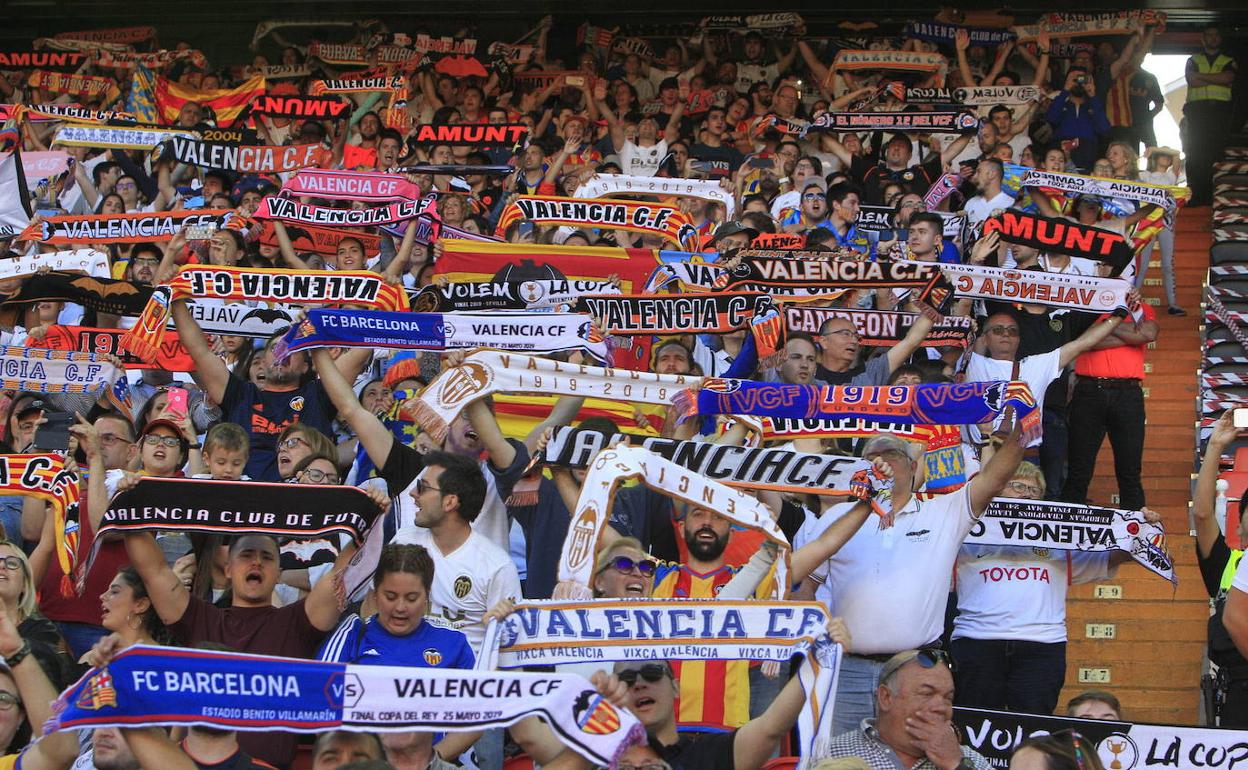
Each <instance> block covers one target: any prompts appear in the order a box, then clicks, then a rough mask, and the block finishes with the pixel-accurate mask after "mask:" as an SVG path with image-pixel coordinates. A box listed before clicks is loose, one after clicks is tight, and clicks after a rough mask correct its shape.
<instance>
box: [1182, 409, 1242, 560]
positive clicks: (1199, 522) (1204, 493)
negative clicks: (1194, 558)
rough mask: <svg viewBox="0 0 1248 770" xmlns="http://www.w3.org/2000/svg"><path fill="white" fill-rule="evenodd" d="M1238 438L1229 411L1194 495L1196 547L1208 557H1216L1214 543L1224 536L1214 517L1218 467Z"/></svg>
mask: <svg viewBox="0 0 1248 770" xmlns="http://www.w3.org/2000/svg"><path fill="white" fill-rule="evenodd" d="M1237 435H1239V431H1237V430H1236V429H1235V410H1234V409H1227V410H1226V411H1225V412H1223V413H1222V416H1221V417H1219V418H1218V421H1217V422H1216V423H1214V425H1213V433H1211V434H1210V435H1209V443H1208V444H1206V445H1205V456H1204V457H1203V458H1202V459H1201V461H1200V473H1199V474H1197V476H1196V491H1195V494H1193V495H1192V516H1193V518H1195V520H1196V547H1197V548H1199V549H1200V555H1201V556H1204V557H1208V556H1209V554H1211V553H1213V546H1214V543H1216V542H1217V541H1218V535H1220V534H1221V530H1220V529H1219V528H1218V521H1217V518H1216V517H1215V516H1214V510H1215V507H1216V505H1217V497H1218V492H1217V489H1218V473H1219V471H1220V470H1221V469H1220V468H1219V467H1218V464H1219V461H1220V460H1221V459H1222V455H1223V454H1225V453H1226V448H1227V447H1229V446H1230V445H1231V443H1232V442H1234V441H1235V437H1236V436H1237Z"/></svg>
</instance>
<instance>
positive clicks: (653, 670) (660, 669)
mask: <svg viewBox="0 0 1248 770" xmlns="http://www.w3.org/2000/svg"><path fill="white" fill-rule="evenodd" d="M670 674H671V672H670V671H668V668H667V666H663V665H660V664H658V663H647V664H645V665H644V666H642V667H641V668H626V669H624V670H623V671H619V672H616V676H618V677H619V678H620V681H621V682H623V683H624V684H626V685H628V686H629V687H632V686H633V685H635V684H637V677H638V676H640V677H641V678H642V679H644V680H646V681H647V682H661V681H663V679H664V677H667V676H669V675H670Z"/></svg>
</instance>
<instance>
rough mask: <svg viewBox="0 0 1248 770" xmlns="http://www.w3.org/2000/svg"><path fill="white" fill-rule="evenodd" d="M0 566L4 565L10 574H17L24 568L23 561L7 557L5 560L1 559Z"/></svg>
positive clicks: (14, 557)
mask: <svg viewBox="0 0 1248 770" xmlns="http://www.w3.org/2000/svg"><path fill="white" fill-rule="evenodd" d="M0 565H4V568H5V569H7V570H8V571H9V572H17V571H18V570H19V569H21V568H22V560H21V559H19V558H17V557H16V556H5V557H4V558H3V559H0Z"/></svg>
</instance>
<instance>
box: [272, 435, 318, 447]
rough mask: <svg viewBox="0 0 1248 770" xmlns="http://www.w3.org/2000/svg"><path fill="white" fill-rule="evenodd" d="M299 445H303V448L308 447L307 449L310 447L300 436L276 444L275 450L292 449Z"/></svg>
mask: <svg viewBox="0 0 1248 770" xmlns="http://www.w3.org/2000/svg"><path fill="white" fill-rule="evenodd" d="M300 444H303V445H304V446H309V447H310V446H312V445H311V444H309V443H308V442H307V441H306V440H304V438H303V437H302V436H291V437H290V438H288V439H286V440H285V441H281V442H278V445H277V448H278V449H294V448H295V447H297V446H299V445H300Z"/></svg>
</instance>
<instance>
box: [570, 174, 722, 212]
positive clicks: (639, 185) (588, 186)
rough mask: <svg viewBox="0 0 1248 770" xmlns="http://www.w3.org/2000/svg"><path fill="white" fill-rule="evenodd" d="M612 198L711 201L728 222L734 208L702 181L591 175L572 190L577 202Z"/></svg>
mask: <svg viewBox="0 0 1248 770" xmlns="http://www.w3.org/2000/svg"><path fill="white" fill-rule="evenodd" d="M614 195H656V196H660V197H662V196H669V195H671V196H675V197H678V198H701V199H702V200H707V201H714V202H716V203H719V204H721V205H722V206H723V207H724V211H725V212H727V217H728V218H729V219H731V218H732V217H733V215H734V214H735V213H736V210H737V204H736V201H735V199H734V198H733V196H732V193H730V192H728V191H727V190H725V189H724V188H722V187H720V186H719V183H718V182H713V181H709V180H705V179H681V178H675V177H671V178H669V177H656V176H629V175H626V174H594V175H593V176H592V177H590V178H589V179H588V180H587V181H586V182H585V183H584V184H582V185H581V186H580V187H578V188H576V193H575V197H577V198H606V197H609V196H614Z"/></svg>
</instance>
